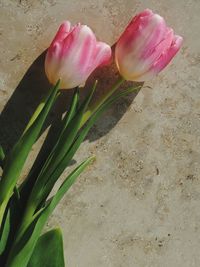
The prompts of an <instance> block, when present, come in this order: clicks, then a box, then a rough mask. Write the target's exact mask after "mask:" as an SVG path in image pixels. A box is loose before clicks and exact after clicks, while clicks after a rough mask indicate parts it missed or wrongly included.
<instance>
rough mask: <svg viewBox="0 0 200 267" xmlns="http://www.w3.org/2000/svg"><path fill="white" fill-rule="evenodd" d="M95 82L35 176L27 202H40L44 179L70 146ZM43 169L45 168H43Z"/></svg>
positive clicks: (49, 174) (53, 169)
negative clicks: (48, 158)
mask: <svg viewBox="0 0 200 267" xmlns="http://www.w3.org/2000/svg"><path fill="white" fill-rule="evenodd" d="M96 85H97V82H95V84H94V86H93V88H92V90H91V92H90V94H89V95H88V97H86V100H85V101H84V103H83V104H82V106H81V107H80V109H79V110H78V111H77V113H76V115H75V116H74V118H73V119H72V120H71V121H70V123H69V125H68V127H66V129H65V130H64V131H63V133H62V136H61V137H60V139H59V143H58V144H57V145H56V148H55V149H54V153H53V155H52V157H51V159H50V160H48V164H47V165H46V164H45V168H43V169H42V171H41V173H40V175H39V176H38V178H37V181H36V183H35V186H34V188H33V190H32V193H31V196H30V198H29V203H35V205H36V206H37V205H38V204H39V202H40V196H41V194H42V190H43V187H44V185H45V184H46V181H47V180H48V179H49V177H50V176H51V174H52V173H53V172H54V171H55V170H56V169H57V167H58V165H59V163H60V161H62V159H63V157H64V156H65V154H66V152H67V151H68V150H69V148H70V147H71V145H72V143H73V142H74V139H75V138H76V135H77V133H78V131H79V128H80V122H81V120H82V116H83V114H84V112H85V111H86V109H87V107H88V104H89V103H90V100H91V98H92V96H93V93H94V91H95V89H96ZM44 169H45V170H44Z"/></svg>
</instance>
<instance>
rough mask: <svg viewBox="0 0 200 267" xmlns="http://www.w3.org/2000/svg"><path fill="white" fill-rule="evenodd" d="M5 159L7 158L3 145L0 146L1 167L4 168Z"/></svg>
mask: <svg viewBox="0 0 200 267" xmlns="http://www.w3.org/2000/svg"><path fill="white" fill-rule="evenodd" d="M4 159H5V153H4V151H3V147H2V146H0V167H2V168H3V162H4Z"/></svg>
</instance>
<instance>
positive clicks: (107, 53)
mask: <svg viewBox="0 0 200 267" xmlns="http://www.w3.org/2000/svg"><path fill="white" fill-rule="evenodd" d="M111 57H112V50H111V47H110V46H109V45H108V44H106V43H103V42H97V44H96V49H95V53H94V56H93V60H94V66H96V67H97V66H100V65H101V66H102V65H107V64H109V63H110V61H111Z"/></svg>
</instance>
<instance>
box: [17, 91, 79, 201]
mask: <svg viewBox="0 0 200 267" xmlns="http://www.w3.org/2000/svg"><path fill="white" fill-rule="evenodd" d="M78 105H79V90H78V88H76V89H75V92H74V95H73V97H72V101H71V103H70V108H69V111H67V112H66V115H65V116H64V118H63V120H62V128H61V132H60V134H59V135H60V136H61V135H62V133H63V131H64V129H65V128H66V127H67V125H68V124H69V122H70V121H71V119H72V118H73V117H74V115H75V113H76V110H77V108H78ZM57 143H58V140H55V146H54V149H52V151H51V153H50V155H49V151H42V153H40V154H39V156H38V158H37V159H36V161H35V162H34V164H33V166H32V168H31V171H30V173H29V174H28V176H27V178H26V180H25V181H24V182H23V183H22V184H21V186H20V194H21V199H22V201H23V203H24V204H26V202H27V199H28V197H29V196H30V193H31V191H32V188H33V186H34V184H35V181H36V180H37V177H38V175H39V174H40V172H41V169H42V168H43V169H45V166H47V165H48V163H49V160H50V159H51V157H52V154H53V153H54V150H55V147H56V144H57ZM47 153H48V154H47Z"/></svg>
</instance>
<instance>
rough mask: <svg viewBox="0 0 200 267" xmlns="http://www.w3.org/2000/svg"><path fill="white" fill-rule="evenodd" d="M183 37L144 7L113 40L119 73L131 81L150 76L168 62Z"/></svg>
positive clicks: (149, 77) (142, 79)
mask: <svg viewBox="0 0 200 267" xmlns="http://www.w3.org/2000/svg"><path fill="white" fill-rule="evenodd" d="M182 41H183V39H182V37H180V36H178V35H175V34H174V32H173V29H171V28H169V27H167V25H166V23H165V20H164V19H163V18H162V17H161V16H159V15H158V14H154V13H153V12H152V11H151V10H149V9H146V10H145V11H143V12H142V13H140V14H138V15H137V16H136V17H134V18H133V20H132V21H131V22H130V24H129V25H128V27H127V28H126V29H125V31H124V32H123V34H122V35H121V37H120V38H119V40H118V42H117V44H116V48H115V61H116V64H117V67H118V69H119V72H120V74H121V75H122V76H123V77H124V78H125V79H126V80H130V81H146V80H149V79H151V78H152V77H154V76H155V75H157V74H158V73H159V72H160V71H161V70H163V69H164V68H165V67H166V66H167V65H168V64H169V62H170V61H171V60H172V58H173V57H174V56H175V55H176V53H177V52H178V51H179V49H180V47H181V44H182Z"/></svg>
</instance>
